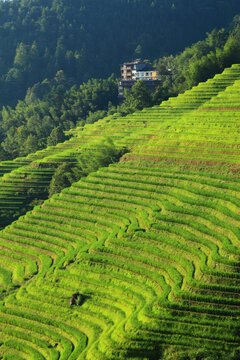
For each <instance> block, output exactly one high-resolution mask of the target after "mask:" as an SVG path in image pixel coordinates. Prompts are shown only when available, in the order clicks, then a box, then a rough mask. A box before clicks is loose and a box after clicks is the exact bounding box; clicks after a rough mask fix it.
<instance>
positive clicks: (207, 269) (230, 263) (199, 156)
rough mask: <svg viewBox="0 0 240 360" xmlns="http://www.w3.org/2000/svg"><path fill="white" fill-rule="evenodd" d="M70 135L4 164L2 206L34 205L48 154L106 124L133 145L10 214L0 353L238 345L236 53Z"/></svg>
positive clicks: (77, 145) (2, 258)
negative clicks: (220, 66)
mask: <svg viewBox="0 0 240 360" xmlns="http://www.w3.org/2000/svg"><path fill="white" fill-rule="evenodd" d="M72 135H73V136H72V138H71V139H70V140H68V141H66V142H65V143H62V144H58V145H57V146H56V147H49V148H47V149H45V150H42V151H38V152H37V153H35V154H31V155H29V156H27V157H26V158H19V159H16V160H13V161H8V162H3V163H0V175H1V179H0V210H1V211H2V212H4V211H5V210H6V208H8V209H18V208H19V209H20V208H21V207H22V206H23V205H24V204H26V202H28V201H29V192H28V190H29V189H30V188H31V189H32V188H36V189H38V191H39V194H44V191H45V189H46V187H47V186H48V185H49V183H50V181H51V178H52V176H53V174H54V171H55V168H54V166H53V164H55V163H61V162H73V163H74V162H75V161H76V158H77V156H78V155H79V153H84V151H86V150H88V149H93V150H94V148H95V146H96V144H98V143H99V142H100V141H101V140H102V139H104V138H105V137H106V136H109V137H111V139H112V140H113V141H114V144H115V146H116V147H117V148H118V149H123V148H126V149H127V150H128V152H126V153H125V154H124V155H123V156H122V157H121V159H120V161H119V162H118V163H113V164H111V165H110V166H108V167H103V168H100V169H99V170H97V171H96V172H93V173H91V174H90V175H89V176H87V177H84V178H82V179H81V180H80V181H78V182H75V183H74V184H73V185H72V186H71V187H69V188H65V189H64V190H63V191H62V192H61V193H60V194H55V195H53V196H52V197H51V198H50V199H49V200H46V201H45V202H44V203H43V204H42V205H41V206H35V207H34V208H33V210H32V211H29V212H27V213H26V215H24V216H21V217H20V218H19V219H18V220H17V221H14V222H13V223H12V224H10V225H8V226H5V225H4V221H3V222H2V224H1V225H2V227H3V229H2V230H1V231H0V286H1V292H0V359H8V360H10V359H15V360H20V359H21V360H22V359H30V360H43V359H46V360H57V359H59V360H64V359H69V360H74V359H79V360H80V359H81V360H83V359H86V360H118V359H134V360H137V359H138V360H140V359H142V360H144V359H145V360H147V359H148V360H160V359H168V360H173V359H178V358H177V357H175V355H176V353H178V354H181V353H184V352H189V353H191V351H194V350H196V349H204V351H207V352H209V353H213V352H215V353H216V354H221V355H222V356H223V357H221V359H227V356H228V355H229V354H232V353H234V352H235V353H236V352H239V345H240V286H239V284H240V176H239V174H240V65H234V66H232V67H231V68H229V69H226V70H225V71H224V72H223V73H222V74H221V75H217V76H215V78H214V79H211V80H208V81H207V82H206V83H201V84H199V85H198V86H197V87H194V88H193V89H192V90H190V91H187V92H186V93H184V94H181V95H179V96H178V97H177V98H171V99H169V100H168V101H166V102H163V103H162V104H161V105H160V106H154V107H153V108H148V109H144V110H143V111H139V112H136V113H134V114H132V115H128V116H127V117H125V118H122V117H118V116H117V115H113V116H111V117H108V118H105V119H102V120H99V121H98V122H97V123H95V124H92V125H87V126H85V127H84V128H77V129H74V130H73V131H72ZM43 198H44V197H43ZM4 226H5V227H4ZM171 354H172V355H171ZM224 354H226V357H224V356H225V355H224ZM184 359H185V358H184ZM186 359H188V358H186ZM199 359H202V358H200V357H199ZM204 359H205V358H204ZM216 359H218V358H217V357H216ZM234 359H237V357H236V358H234Z"/></svg>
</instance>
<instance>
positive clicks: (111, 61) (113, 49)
mask: <svg viewBox="0 0 240 360" xmlns="http://www.w3.org/2000/svg"><path fill="white" fill-rule="evenodd" d="M238 12H240V3H239V2H237V1H236V0H224V1H223V0H211V1H208V0H201V1H200V0H191V1H190V0H114V1H113V0H101V1H99V0H68V1H64V0H14V1H10V0H7V1H4V2H1V3H0V24H1V25H0V73H1V76H0V105H11V106H15V105H16V103H17V100H23V99H24V97H25V95H26V91H27V89H28V88H29V87H32V86H33V85H34V84H36V83H39V82H42V81H43V80H44V79H46V78H47V79H53V78H54V77H55V75H56V73H57V72H58V71H59V70H63V71H64V74H65V76H66V79H67V81H68V85H69V86H71V85H74V84H80V83H82V82H84V81H85V82H86V81H87V80H88V79H89V78H106V77H109V76H110V75H111V74H112V73H113V72H114V73H118V71H119V64H120V63H121V62H123V61H126V60H129V59H132V58H136V57H143V58H148V59H150V60H153V59H156V58H159V57H163V56H168V55H170V54H172V53H173V54H176V53H177V52H179V51H180V50H182V49H184V48H185V47H186V46H188V45H190V44H192V43H193V42H195V41H197V40H199V39H203V38H204V36H205V33H206V31H211V30H212V29H213V28H215V27H217V28H219V27H222V26H226V25H227V24H228V23H229V22H230V21H231V19H232V18H233V16H234V15H235V14H237V13H238Z"/></svg>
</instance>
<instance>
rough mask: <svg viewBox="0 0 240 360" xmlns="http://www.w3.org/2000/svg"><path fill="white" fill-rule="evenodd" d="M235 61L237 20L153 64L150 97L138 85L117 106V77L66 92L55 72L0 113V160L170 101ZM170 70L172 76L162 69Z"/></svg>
mask: <svg viewBox="0 0 240 360" xmlns="http://www.w3.org/2000/svg"><path fill="white" fill-rule="evenodd" d="M238 62H240V26H239V17H238V16H235V18H234V21H233V22H232V23H231V25H230V26H229V27H228V29H220V30H216V29H215V30H213V31H212V32H211V33H208V34H207V36H206V38H205V39H204V40H202V41H199V42H197V43H195V44H193V45H192V46H190V47H187V48H186V49H185V50H184V51H183V52H181V53H179V54H177V55H176V56H174V55H170V56H165V57H161V58H159V59H156V60H155V65H156V67H157V69H158V71H159V73H160V74H161V84H160V86H159V87H158V89H157V90H156V92H155V93H154V94H150V93H148V91H147V89H146V87H145V85H144V83H143V82H137V83H136V84H135V85H134V87H133V88H132V91H131V92H126V93H125V101H124V102H123V104H122V105H121V106H119V105H118V96H117V94H118V91H117V84H118V78H117V77H116V75H111V76H110V77H109V78H107V79H89V80H88V81H87V82H84V83H83V84H81V85H77V84H74V85H72V86H71V87H70V88H69V79H68V78H67V76H66V75H65V73H64V71H63V70H59V71H58V72H57V73H56V75H55V76H54V77H53V78H52V79H51V80H49V79H47V78H46V79H44V80H43V81H42V82H38V83H36V84H34V85H33V86H32V87H29V88H28V90H27V93H26V96H25V98H24V100H19V101H18V103H17V105H16V107H10V106H3V107H2V110H1V111H0V120H1V121H0V138H1V147H0V159H1V160H6V159H11V158H15V157H18V156H25V155H27V154H29V153H31V152H35V151H36V150H38V149H42V148H45V147H46V146H47V145H56V144H57V143H58V142H62V141H64V140H65V139H66V136H65V135H64V131H65V130H69V129H71V128H74V127H75V126H76V125H78V126H79V125H80V126H84V125H85V124H86V123H94V122H95V121H97V120H98V119H100V118H103V117H104V116H106V115H111V114H113V113H118V114H119V116H125V115H127V114H129V113H132V112H134V111H136V110H141V109H142V108H143V107H148V106H152V105H154V104H160V103H161V102H162V101H163V100H166V99H168V98H169V97H170V96H177V95H178V94H179V93H181V92H183V91H185V90H186V89H190V88H191V87H192V86H194V85H197V84H198V83H199V82H201V81H206V80H207V79H208V78H210V77H213V76H214V75H215V74H216V73H220V72H222V71H223V69H224V68H225V67H228V66H231V65H232V64H233V63H238ZM169 68H170V69H171V73H170V75H169V72H168V71H167V69H169Z"/></svg>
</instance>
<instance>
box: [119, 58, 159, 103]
mask: <svg viewBox="0 0 240 360" xmlns="http://www.w3.org/2000/svg"><path fill="white" fill-rule="evenodd" d="M138 80H142V81H144V84H145V85H146V86H147V88H148V90H149V92H154V91H155V90H156V87H157V86H159V85H160V78H159V75H158V73H157V71H156V69H155V68H154V67H153V66H152V65H151V64H149V63H146V62H144V61H143V60H141V59H137V60H134V61H132V62H125V63H123V64H122V65H121V80H120V82H119V84H118V97H119V100H120V101H122V100H123V98H124V90H125V89H127V90H131V88H132V86H133V85H134V84H135V83H136V82H137V81H138Z"/></svg>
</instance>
